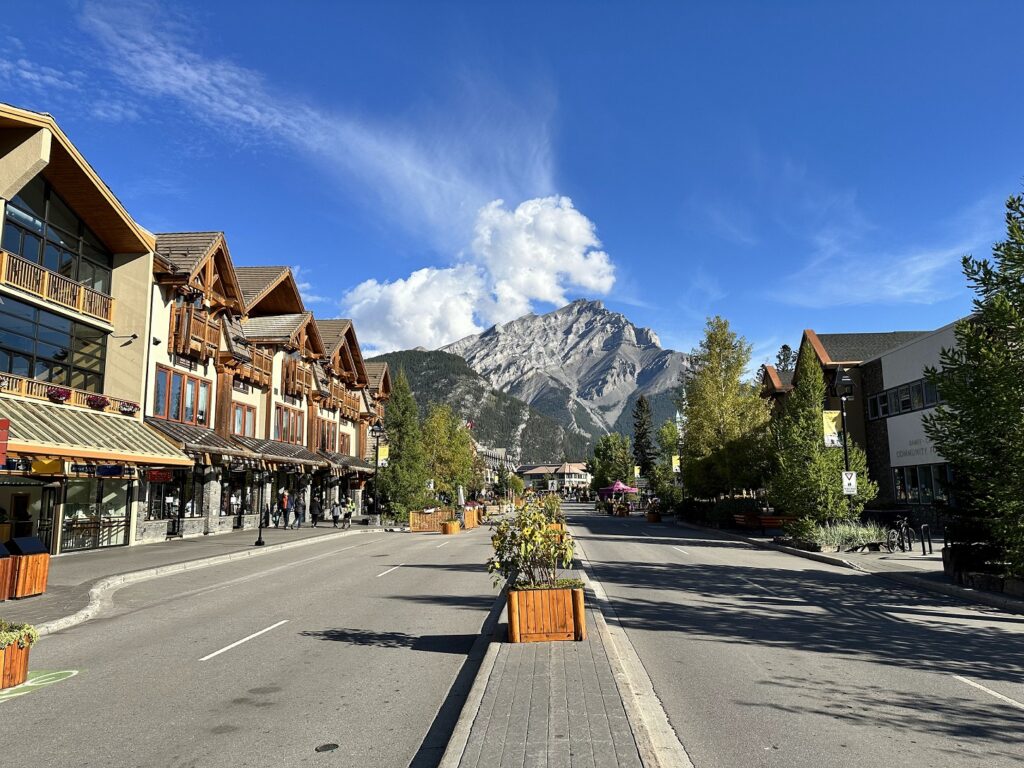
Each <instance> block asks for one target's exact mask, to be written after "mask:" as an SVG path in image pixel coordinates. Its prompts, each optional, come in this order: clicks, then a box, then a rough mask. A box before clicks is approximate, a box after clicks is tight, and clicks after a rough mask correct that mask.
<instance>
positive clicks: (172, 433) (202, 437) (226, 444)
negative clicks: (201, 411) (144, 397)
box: [146, 416, 259, 466]
mask: <svg viewBox="0 0 1024 768" xmlns="http://www.w3.org/2000/svg"><path fill="white" fill-rule="evenodd" d="M146 424H147V425H149V426H150V427H152V428H153V429H156V430H158V431H159V432H160V433H161V434H162V435H163V436H164V437H166V438H168V439H169V440H171V441H172V442H174V443H175V444H176V445H178V446H179V447H180V448H181V449H182V450H184V451H185V453H186V454H188V455H189V456H192V457H193V458H198V459H199V460H203V459H204V457H205V456H207V455H214V456H228V457H230V458H231V459H236V458H237V459H251V460H252V461H251V462H250V463H252V464H253V465H254V466H255V463H256V462H258V461H259V457H258V456H257V455H256V454H254V453H253V452H252V451H250V450H247V449H245V448H243V447H242V446H240V445H235V444H234V443H232V442H231V441H230V440H228V439H226V438H223V437H221V436H220V435H218V434H217V433H216V432H214V431H213V430H212V429H210V428H209V427H199V426H195V425H193V424H180V423H178V422H176V421H167V420H165V419H157V418H154V417H152V416H147V417H146Z"/></svg>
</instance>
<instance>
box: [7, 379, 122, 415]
mask: <svg viewBox="0 0 1024 768" xmlns="http://www.w3.org/2000/svg"><path fill="white" fill-rule="evenodd" d="M0 392H2V393H4V394H10V395H17V396H19V397H27V398H30V399H32V400H50V401H51V402H59V403H62V404H63V405H71V406H75V407H77V408H89V409H91V410H93V411H105V412H107V413H120V414H123V415H125V416H135V415H137V414H138V413H139V404H138V403H133V402H132V401H131V400H122V399H120V398H117V397H111V396H110V395H97V394H96V393H95V392H87V391H85V390H84V389H72V388H71V387H65V386H64V385H63V384H54V383H53V382H50V381H37V380H35V379H27V378H25V377H24V376H15V375H14V374H13V373H0ZM64 394H67V398H66V399H65V398H63V395H64ZM104 400H106V403H105V404H104V402H103V401H104Z"/></svg>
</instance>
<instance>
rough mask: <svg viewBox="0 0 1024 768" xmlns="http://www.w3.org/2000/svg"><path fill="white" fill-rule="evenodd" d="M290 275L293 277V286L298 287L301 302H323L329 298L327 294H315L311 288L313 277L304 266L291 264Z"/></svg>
mask: <svg viewBox="0 0 1024 768" xmlns="http://www.w3.org/2000/svg"><path fill="white" fill-rule="evenodd" d="M292 277H294V278H295V286H296V287H297V288H298V289H299V295H300V296H302V303H303V304H323V303H325V302H328V301H330V300H331V299H330V298H329V297H327V296H322V295H320V294H317V293H315V292H314V290H313V283H312V282H311V281H312V280H313V278H312V277H311V276H310V270H309V269H307V268H306V267H303V266H300V265H298V264H295V265H293V266H292Z"/></svg>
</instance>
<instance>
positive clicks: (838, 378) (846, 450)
mask: <svg viewBox="0 0 1024 768" xmlns="http://www.w3.org/2000/svg"><path fill="white" fill-rule="evenodd" d="M832 386H833V388H834V389H835V393H836V397H838V398H839V413H840V418H841V419H842V426H843V463H844V465H845V466H846V471H847V472H849V471H850V446H849V434H848V433H847V431H846V401H847V400H853V379H852V378H851V377H850V372H849V371H847V370H846V369H845V368H842V367H840V368H837V369H836V375H835V379H834V381H833V385H832Z"/></svg>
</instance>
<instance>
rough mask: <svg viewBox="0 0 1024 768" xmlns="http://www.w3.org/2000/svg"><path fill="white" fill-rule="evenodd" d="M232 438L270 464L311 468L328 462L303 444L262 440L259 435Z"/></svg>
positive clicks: (320, 466)
mask: <svg viewBox="0 0 1024 768" xmlns="http://www.w3.org/2000/svg"><path fill="white" fill-rule="evenodd" d="M231 439H232V440H233V441H234V442H236V443H238V444H239V445H240V446H242V447H243V448H247V449H249V450H250V451H252V452H253V453H256V454H258V455H259V457H260V458H261V459H263V460H264V461H265V462H267V463H268V464H294V465H301V466H304V467H310V468H314V467H315V468H322V467H325V466H327V462H326V461H324V460H323V459H322V458H320V457H319V456H317V455H316V454H315V453H311V452H310V451H307V450H306V449H305V448H303V447H302V446H301V445H292V444H291V443H282V442H280V441H279V440H261V439H259V438H257V437H241V436H239V435H232V436H231Z"/></svg>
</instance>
